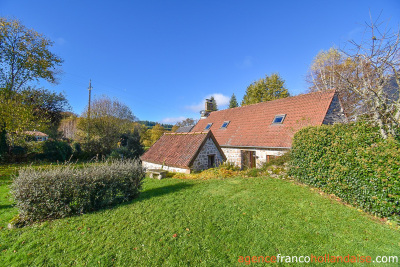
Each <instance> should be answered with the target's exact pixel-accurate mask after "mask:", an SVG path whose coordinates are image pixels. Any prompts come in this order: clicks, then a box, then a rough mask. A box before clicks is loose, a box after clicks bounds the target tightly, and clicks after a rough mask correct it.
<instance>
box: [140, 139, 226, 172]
mask: <svg viewBox="0 0 400 267" xmlns="http://www.w3.org/2000/svg"><path fill="white" fill-rule="evenodd" d="M141 160H142V165H143V167H144V168H146V169H163V170H166V171H171V172H181V173H190V172H192V171H201V170H205V169H208V168H212V167H215V166H218V165H219V164H220V163H222V162H224V161H226V157H225V154H224V152H223V151H222V149H221V147H220V146H219V144H218V142H217V140H216V139H215V137H214V135H213V133H212V132H211V131H205V132H204V131H203V132H190V133H165V134H164V135H163V136H162V137H161V138H160V139H158V141H157V142H156V143H155V144H154V145H153V146H152V147H150V149H149V150H148V151H147V152H146V153H144V154H143V156H141Z"/></svg>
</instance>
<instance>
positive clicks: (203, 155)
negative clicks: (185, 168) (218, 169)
mask: <svg viewBox="0 0 400 267" xmlns="http://www.w3.org/2000/svg"><path fill="white" fill-rule="evenodd" d="M209 155H215V158H214V159H215V165H216V166H218V165H219V164H221V163H223V162H224V157H223V156H222V155H221V153H220V152H219V150H218V148H217V146H216V145H215V143H214V141H213V140H212V138H207V141H206V143H205V144H204V145H203V147H202V148H201V150H200V153H199V154H198V155H197V157H196V159H195V160H194V162H193V165H192V166H191V168H192V169H193V170H194V171H201V170H205V169H208V156H209Z"/></svg>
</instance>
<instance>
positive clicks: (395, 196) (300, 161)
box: [289, 123, 400, 218]
mask: <svg viewBox="0 0 400 267" xmlns="http://www.w3.org/2000/svg"><path fill="white" fill-rule="evenodd" d="M289 174H290V175H292V176H294V177H295V178H297V179H298V180H300V181H301V182H303V183H306V184H310V185H313V186H315V187H318V188H321V189H322V190H323V191H325V192H327V193H330V194H335V195H336V196H338V197H340V198H341V199H343V200H345V201H346V202H348V203H350V204H352V205H355V206H357V207H359V208H361V209H363V210H365V211H369V212H371V213H373V214H376V215H380V216H383V217H396V218H399V215H400V143H399V141H398V140H394V139H391V138H389V139H387V140H383V139H382V138H381V137H380V135H379V132H378V129H376V128H374V127H371V126H368V125H367V124H365V123H357V124H337V125H333V126H321V127H309V128H305V129H303V130H301V131H299V132H298V133H296V135H295V137H294V141H293V147H292V152H291V163H290V171H289Z"/></svg>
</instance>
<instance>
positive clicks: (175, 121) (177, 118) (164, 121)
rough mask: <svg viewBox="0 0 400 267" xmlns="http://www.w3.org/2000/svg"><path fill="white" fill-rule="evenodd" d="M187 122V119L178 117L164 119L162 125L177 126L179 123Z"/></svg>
mask: <svg viewBox="0 0 400 267" xmlns="http://www.w3.org/2000/svg"><path fill="white" fill-rule="evenodd" d="M183 120H186V117H176V118H171V117H169V118H164V119H162V120H161V123H168V124H175V123H177V122H179V121H183Z"/></svg>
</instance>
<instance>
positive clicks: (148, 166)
mask: <svg viewBox="0 0 400 267" xmlns="http://www.w3.org/2000/svg"><path fill="white" fill-rule="evenodd" d="M142 166H143V168H145V169H146V170H148V169H159V170H166V171H169V172H180V173H190V170H189V169H184V168H177V167H170V166H165V165H164V166H162V165H161V164H155V163H151V162H146V161H143V162H142Z"/></svg>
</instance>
